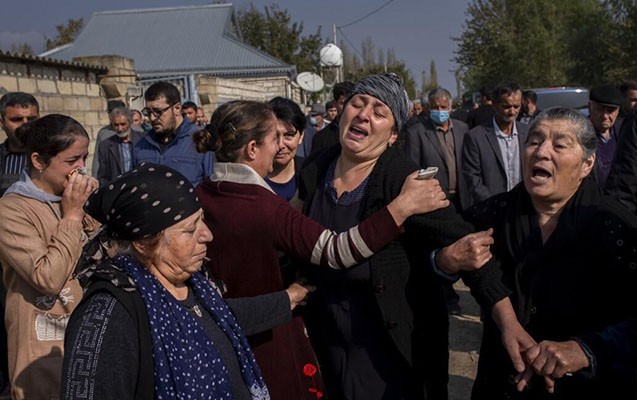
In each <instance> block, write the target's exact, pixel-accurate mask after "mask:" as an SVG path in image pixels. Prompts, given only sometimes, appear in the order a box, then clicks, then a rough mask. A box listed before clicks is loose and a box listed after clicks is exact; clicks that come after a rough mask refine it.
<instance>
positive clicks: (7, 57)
mask: <svg viewBox="0 0 637 400" xmlns="http://www.w3.org/2000/svg"><path fill="white" fill-rule="evenodd" d="M0 61H19V62H23V61H31V62H33V61H35V62H38V63H40V64H43V65H50V66H54V67H56V66H64V67H73V68H83V69H90V70H94V71H95V72H97V73H105V72H107V68H106V67H104V66H101V65H93V64H87V63H83V62H71V61H67V60H59V59H54V58H49V57H43V56H34V55H30V54H22V53H14V52H9V51H6V52H5V51H2V50H0Z"/></svg>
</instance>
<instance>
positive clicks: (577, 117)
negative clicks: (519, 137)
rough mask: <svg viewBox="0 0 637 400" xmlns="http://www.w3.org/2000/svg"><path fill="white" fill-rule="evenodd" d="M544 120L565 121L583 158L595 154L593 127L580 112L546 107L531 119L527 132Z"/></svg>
mask: <svg viewBox="0 0 637 400" xmlns="http://www.w3.org/2000/svg"><path fill="white" fill-rule="evenodd" d="M544 121H567V122H568V123H569V124H570V125H571V126H572V129H573V132H574V133H575V136H576V137H577V141H578V142H579V144H580V146H582V150H583V151H584V159H588V158H589V157H590V156H592V155H593V154H595V151H596V150H597V135H596V134H595V128H594V127H593V124H592V123H591V121H590V120H589V119H588V118H586V117H585V116H584V114H582V113H581V112H579V111H576V110H573V109H570V108H564V107H551V108H547V109H546V110H543V111H542V112H540V113H539V114H538V116H537V117H535V118H534V119H533V122H531V125H530V126H529V132H532V131H533V130H534V129H535V127H536V126H537V125H538V124H540V123H541V122H544Z"/></svg>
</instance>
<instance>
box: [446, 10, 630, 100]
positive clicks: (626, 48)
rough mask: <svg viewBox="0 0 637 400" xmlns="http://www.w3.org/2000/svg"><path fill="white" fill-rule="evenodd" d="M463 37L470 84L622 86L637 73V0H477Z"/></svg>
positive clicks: (461, 54)
mask: <svg viewBox="0 0 637 400" xmlns="http://www.w3.org/2000/svg"><path fill="white" fill-rule="evenodd" d="M455 40H456V41H457V43H458V47H457V50H456V57H455V61H456V62H457V63H458V64H459V65H460V72H461V75H462V77H463V83H464V86H465V87H468V88H478V87H480V86H482V85H490V84H494V83H496V82H499V81H502V80H505V79H513V80H516V81H518V82H519V83H520V84H521V85H522V86H525V87H538V86H552V85H582V86H588V87H590V86H594V85H598V84H601V83H618V82H620V81H622V80H625V79H629V78H633V79H634V78H635V76H637V63H635V61H634V60H635V59H636V58H637V2H636V1H634V0H578V1H571V0H473V1H472V2H471V4H469V6H468V8H467V21H466V25H465V27H464V30H463V32H462V34H461V36H460V37H458V38H455Z"/></svg>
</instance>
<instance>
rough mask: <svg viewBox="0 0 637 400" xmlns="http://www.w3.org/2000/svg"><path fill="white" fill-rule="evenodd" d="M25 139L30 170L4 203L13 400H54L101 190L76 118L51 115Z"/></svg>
mask: <svg viewBox="0 0 637 400" xmlns="http://www.w3.org/2000/svg"><path fill="white" fill-rule="evenodd" d="M18 135H19V138H20V139H21V140H22V141H23V142H24V144H25V147H26V149H27V154H28V165H27V170H26V171H24V172H23V174H22V177H21V179H20V181H18V182H16V183H15V184H13V185H12V186H11V187H9V189H7V191H6V193H5V195H4V197H2V199H0V215H2V218H3V223H2V224H0V263H2V267H3V269H4V284H5V286H6V288H7V300H6V304H7V307H6V316H5V322H6V326H7V336H8V348H9V354H8V356H9V375H10V379H11V395H12V397H13V398H14V399H35V398H49V397H50V396H52V395H54V394H57V393H59V391H60V376H61V373H60V371H61V368H62V357H63V352H64V347H63V344H64V330H65V328H66V323H67V321H68V318H69V315H70V314H71V312H72V311H73V309H74V308H75V306H76V305H77V303H78V302H79V301H80V299H81V297H82V290H81V288H80V286H79V284H78V283H77V281H76V280H74V279H72V277H71V274H72V272H73V269H74V267H75V264H76V263H77V261H78V259H79V257H80V254H81V252H82V244H83V243H84V242H85V240H86V239H87V237H88V236H87V233H88V232H89V231H90V230H92V229H94V228H96V227H97V224H96V223H95V222H94V221H93V220H91V219H88V218H85V215H84V210H83V209H82V207H83V205H84V202H85V201H86V199H87V198H88V196H89V194H90V193H91V192H92V191H93V190H94V189H95V188H97V186H98V184H97V180H95V179H94V178H91V177H90V176H88V175H86V174H85V172H84V170H85V165H86V157H87V156H88V144H89V137H88V134H87V133H86V130H84V128H83V127H82V125H80V124H79V123H78V122H77V121H75V120H74V119H73V118H70V117H67V116H65V115H59V114H53V115H47V116H45V117H42V118H40V119H38V120H35V121H33V122H29V123H27V124H26V125H24V126H23V127H22V128H20V130H19V131H18Z"/></svg>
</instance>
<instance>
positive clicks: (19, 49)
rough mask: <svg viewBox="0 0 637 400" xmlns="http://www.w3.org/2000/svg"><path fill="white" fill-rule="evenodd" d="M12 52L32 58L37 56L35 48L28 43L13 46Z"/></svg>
mask: <svg viewBox="0 0 637 400" xmlns="http://www.w3.org/2000/svg"><path fill="white" fill-rule="evenodd" d="M11 52H12V53H18V54H24V55H29V56H32V55H34V54H35V52H34V51H33V48H32V47H31V46H30V45H29V44H28V43H21V44H12V45H11Z"/></svg>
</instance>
